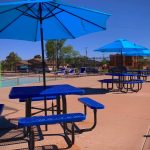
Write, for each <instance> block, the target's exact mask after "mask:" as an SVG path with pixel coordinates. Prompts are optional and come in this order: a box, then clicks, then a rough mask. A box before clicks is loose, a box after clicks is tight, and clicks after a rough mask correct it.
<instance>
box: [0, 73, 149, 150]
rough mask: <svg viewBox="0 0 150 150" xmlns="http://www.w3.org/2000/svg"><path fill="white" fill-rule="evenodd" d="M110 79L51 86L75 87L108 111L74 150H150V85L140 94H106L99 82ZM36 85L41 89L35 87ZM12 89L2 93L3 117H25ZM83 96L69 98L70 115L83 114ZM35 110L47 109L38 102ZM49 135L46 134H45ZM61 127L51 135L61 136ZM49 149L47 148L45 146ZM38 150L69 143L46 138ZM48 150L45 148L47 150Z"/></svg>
mask: <svg viewBox="0 0 150 150" xmlns="http://www.w3.org/2000/svg"><path fill="white" fill-rule="evenodd" d="M104 78H106V76H102V75H101V76H87V77H78V78H66V79H62V80H56V81H49V82H48V83H47V84H51V85H53V84H64V83H67V84H71V85H73V86H76V87H79V88H84V89H85V90H86V95H84V96H88V97H90V98H93V99H95V100H97V101H99V102H101V103H103V104H104V105H105V109H104V110H100V111H98V124H97V126H96V128H95V129H94V130H93V131H91V132H87V133H83V134H80V135H77V136H76V141H75V145H74V146H73V147H72V148H70V150H149V149H150V137H145V136H146V135H150V133H149V129H150V82H146V83H144V84H143V88H142V90H141V91H139V92H138V93H131V92H130V93H127V94H124V93H119V92H109V93H105V92H102V91H101V90H100V83H99V82H98V80H100V79H104ZM32 85H39V83H35V84H32ZM10 89H11V88H8V87H7V88H1V89H0V93H1V96H0V103H4V104H5V106H6V109H5V110H4V113H3V115H4V116H6V118H15V117H22V116H24V103H19V102H18V100H10V99H9V98H8V94H9V91H10ZM78 97H82V96H79V95H72V96H67V103H68V112H83V105H82V104H81V103H79V102H78V100H77V99H78ZM34 105H35V106H41V107H42V106H43V103H42V102H35V103H34ZM92 118H93V114H92V111H90V110H89V111H88V118H87V120H86V122H83V123H81V124H80V125H81V126H83V127H84V126H90V125H91V122H92ZM44 132H45V131H44ZM61 132H62V129H61V128H60V126H59V125H52V126H49V130H48V133H61ZM45 145H46V146H45ZM36 146H37V147H38V146H39V148H41V149H42V147H41V146H43V147H44V146H45V149H51V150H52V149H53V150H57V149H63V148H65V147H66V143H65V141H64V139H63V138H62V137H59V136H46V137H45V138H44V140H42V141H37V142H36ZM23 148H27V143H26V142H23V143H19V144H16V143H15V144H14V143H12V144H5V146H4V145H3V144H0V150H17V149H18V150H19V149H23ZM43 149H44V148H43Z"/></svg>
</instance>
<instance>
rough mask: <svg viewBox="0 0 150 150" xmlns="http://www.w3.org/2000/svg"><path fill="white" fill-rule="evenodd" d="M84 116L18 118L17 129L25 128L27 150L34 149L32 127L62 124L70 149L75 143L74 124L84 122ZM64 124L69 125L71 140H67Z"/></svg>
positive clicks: (80, 114) (74, 114)
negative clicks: (27, 137) (27, 139)
mask: <svg viewBox="0 0 150 150" xmlns="http://www.w3.org/2000/svg"><path fill="white" fill-rule="evenodd" d="M85 119H86V116H85V115H84V114H82V113H70V114H59V115H51V116H34V117H28V118H20V119H19V120H18V127H23V128H26V127H27V133H28V134H26V133H25V134H26V135H28V136H29V141H28V147H29V150H34V149H35V141H34V131H33V128H32V127H33V126H40V125H50V124H61V125H62V124H63V125H62V126H63V130H64V138H65V140H66V141H67V144H68V146H69V147H71V146H72V145H73V144H74V142H75V131H74V130H75V124H74V123H75V122H80V121H84V120H85ZM65 123H71V124H72V126H71V130H70V133H71V139H70V138H69V135H68V132H69V130H67V128H66V126H67V125H66V124H65Z"/></svg>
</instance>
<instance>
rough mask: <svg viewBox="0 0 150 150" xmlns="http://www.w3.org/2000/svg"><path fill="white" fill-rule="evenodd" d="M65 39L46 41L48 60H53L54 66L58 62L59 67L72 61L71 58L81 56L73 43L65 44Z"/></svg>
mask: <svg viewBox="0 0 150 150" xmlns="http://www.w3.org/2000/svg"><path fill="white" fill-rule="evenodd" d="M64 44H65V40H57V41H56V40H55V41H54V40H53V41H50V40H48V41H47V43H46V55H47V58H48V60H53V66H54V65H55V64H56V66H57V69H58V68H59V66H60V65H64V64H65V63H68V62H70V60H71V58H73V57H76V56H79V55H80V54H79V52H77V51H75V50H74V49H73V47H72V46H71V45H68V46H64Z"/></svg>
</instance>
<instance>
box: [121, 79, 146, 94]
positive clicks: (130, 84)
mask: <svg viewBox="0 0 150 150" xmlns="http://www.w3.org/2000/svg"><path fill="white" fill-rule="evenodd" d="M143 83H144V80H140V79H137V80H130V81H128V80H127V81H122V85H123V88H122V89H121V92H124V93H127V92H128V90H129V89H130V90H131V91H133V92H138V91H139V90H141V89H142V84H143Z"/></svg>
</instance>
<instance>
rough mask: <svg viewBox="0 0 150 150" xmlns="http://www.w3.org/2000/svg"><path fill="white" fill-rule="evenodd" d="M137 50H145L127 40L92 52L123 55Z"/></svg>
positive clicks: (115, 42) (121, 40) (118, 41)
mask: <svg viewBox="0 0 150 150" xmlns="http://www.w3.org/2000/svg"><path fill="white" fill-rule="evenodd" d="M139 49H146V48H145V47H143V46H140V45H137V44H135V43H133V42H130V41H128V40H125V39H119V40H116V41H114V42H112V43H110V44H107V45H105V46H103V47H101V48H98V49H96V50H94V51H98V52H119V53H123V52H128V51H129V50H130V51H132V50H139Z"/></svg>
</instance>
